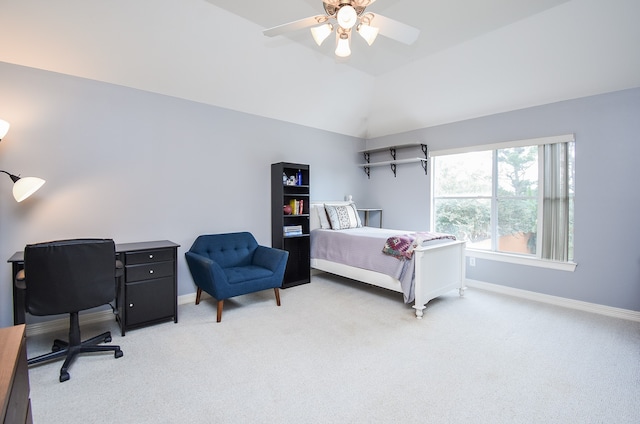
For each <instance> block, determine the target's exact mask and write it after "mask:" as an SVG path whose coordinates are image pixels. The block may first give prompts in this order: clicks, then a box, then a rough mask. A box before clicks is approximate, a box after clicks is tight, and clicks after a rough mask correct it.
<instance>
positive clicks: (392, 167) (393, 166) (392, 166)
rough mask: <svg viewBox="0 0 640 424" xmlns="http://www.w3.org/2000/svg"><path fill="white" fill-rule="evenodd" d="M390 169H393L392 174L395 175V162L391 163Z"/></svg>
mask: <svg viewBox="0 0 640 424" xmlns="http://www.w3.org/2000/svg"><path fill="white" fill-rule="evenodd" d="M394 159H395V158H394ZM391 171H393V176H394V177H395V176H396V164H395V163H392V164H391Z"/></svg>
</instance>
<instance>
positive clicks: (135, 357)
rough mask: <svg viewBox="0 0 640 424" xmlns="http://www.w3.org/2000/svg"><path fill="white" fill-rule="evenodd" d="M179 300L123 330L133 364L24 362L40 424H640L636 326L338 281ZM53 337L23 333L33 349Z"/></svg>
mask: <svg viewBox="0 0 640 424" xmlns="http://www.w3.org/2000/svg"><path fill="white" fill-rule="evenodd" d="M281 294H282V306H281V307H279V308H278V307H276V306H275V299H274V296H273V292H272V291H266V292H262V293H258V294H253V295H248V296H243V297H240V298H237V299H236V301H235V302H234V301H228V302H226V303H227V305H226V307H225V312H224V315H223V320H222V323H220V324H217V323H216V322H215V303H214V302H213V301H212V300H211V299H209V300H207V301H205V302H203V303H201V304H200V305H199V306H195V305H182V306H180V310H179V322H178V324H174V323H172V322H169V323H164V324H160V325H155V326H151V327H146V328H142V329H138V330H132V331H129V332H127V335H126V336H125V337H121V336H120V333H119V331H118V329H117V327H116V325H115V324H114V323H111V324H109V323H105V324H104V325H92V326H87V327H83V338H88V337H90V336H92V335H94V334H97V333H98V332H99V331H103V329H104V328H105V327H109V326H110V327H111V331H112V334H113V339H114V340H113V343H118V344H120V345H121V347H122V349H123V351H124V356H123V357H122V358H120V359H114V358H113V356H112V355H110V354H98V355H90V356H81V357H79V358H78V359H77V360H76V362H75V363H74V364H73V366H72V367H71V369H70V374H71V380H69V381H67V382H65V383H59V382H58V373H59V367H60V365H61V363H60V362H55V363H49V364H44V365H41V366H37V367H32V368H31V369H30V379H31V400H32V407H33V415H34V421H35V423H36V424H46V423H59V422H67V423H94V422H95V423H98V422H116V423H136V424H142V423H397V422H410V421H411V422H424V423H510V424H511V423H607V424H614V423H634V424H637V423H638V422H640V323H636V322H630V321H624V320H620V319H615V318H610V317H605V316H600V315H595V314H590V313H587V312H580V311H575V310H570V309H563V308H561V307H556V306H550V305H545V304H540V303H536V302H531V301H526V300H522V299H516V298H511V297H507V296H504V295H499V294H494V293H489V292H485V291H482V290H478V289H469V290H467V294H466V295H465V297H464V298H460V297H459V296H458V295H457V292H455V291H453V292H451V293H450V294H447V295H445V296H442V297H441V298H438V299H436V300H433V301H431V302H430V303H429V305H428V307H427V309H426V310H425V318H424V319H423V320H417V319H415V317H414V315H413V310H412V309H411V308H410V307H409V306H407V305H404V304H403V303H402V300H401V295H399V294H397V293H391V292H387V291H384V290H382V289H378V288H373V287H368V286H364V285H361V284H360V283H355V282H351V281H348V280H344V279H341V278H337V277H328V276H314V277H313V281H312V283H311V284H307V285H304V286H299V287H295V288H291V289H287V290H283V291H282V292H281ZM53 337H61V338H65V334H64V332H63V333H62V334H47V335H38V336H33V337H30V338H29V340H28V349H29V356H35V355H37V354H39V353H43V352H44V351H46V350H47V349H49V347H50V341H51V340H52V338H53Z"/></svg>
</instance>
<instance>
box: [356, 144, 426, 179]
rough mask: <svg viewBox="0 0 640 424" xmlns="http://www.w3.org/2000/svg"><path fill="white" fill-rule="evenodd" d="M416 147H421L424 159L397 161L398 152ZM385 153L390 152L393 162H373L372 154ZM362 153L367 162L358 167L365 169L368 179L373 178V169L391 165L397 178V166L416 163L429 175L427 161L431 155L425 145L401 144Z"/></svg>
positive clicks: (415, 158)
mask: <svg viewBox="0 0 640 424" xmlns="http://www.w3.org/2000/svg"><path fill="white" fill-rule="evenodd" d="M416 147H420V148H421V149H422V153H423V154H424V157H414V158H408V159H396V151H397V150H399V149H411V148H416ZM384 151H389V154H390V155H391V158H392V160H388V161H379V162H371V153H376V152H384ZM360 153H362V154H364V160H365V161H366V163H362V164H360V165H358V166H360V167H362V168H363V169H364V172H365V173H366V174H367V178H371V168H372V167H375V166H387V165H389V166H390V167H391V171H392V172H393V176H394V177H395V176H396V165H401V164H405V163H415V162H419V163H420V164H421V165H422V168H423V169H424V174H425V175H427V161H428V160H429V154H428V149H427V145H426V144H423V143H417V142H416V143H407V144H399V145H396V146H389V147H379V148H375V149H366V150H362V151H360Z"/></svg>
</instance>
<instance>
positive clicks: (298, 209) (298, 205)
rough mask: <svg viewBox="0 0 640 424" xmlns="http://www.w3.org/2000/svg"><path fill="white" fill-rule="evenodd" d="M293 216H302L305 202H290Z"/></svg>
mask: <svg viewBox="0 0 640 424" xmlns="http://www.w3.org/2000/svg"><path fill="white" fill-rule="evenodd" d="M289 206H291V214H292V215H302V214H303V211H304V200H302V199H301V200H297V199H291V200H290V201H289Z"/></svg>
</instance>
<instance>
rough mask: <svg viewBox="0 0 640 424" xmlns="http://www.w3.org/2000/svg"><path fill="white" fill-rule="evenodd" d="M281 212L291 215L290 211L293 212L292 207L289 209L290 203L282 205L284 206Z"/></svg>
mask: <svg viewBox="0 0 640 424" xmlns="http://www.w3.org/2000/svg"><path fill="white" fill-rule="evenodd" d="M282 212H283V213H284V214H285V215H291V213H292V212H293V209H291V205H284V206H283V207H282Z"/></svg>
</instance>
